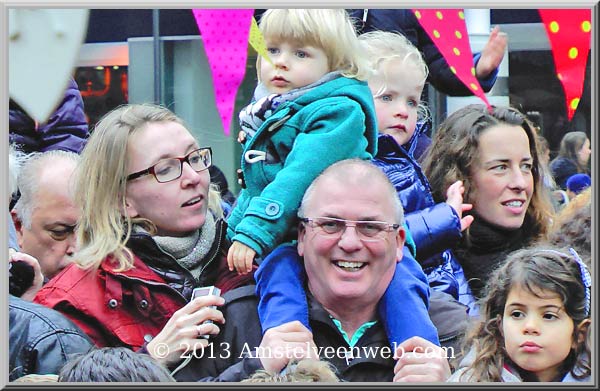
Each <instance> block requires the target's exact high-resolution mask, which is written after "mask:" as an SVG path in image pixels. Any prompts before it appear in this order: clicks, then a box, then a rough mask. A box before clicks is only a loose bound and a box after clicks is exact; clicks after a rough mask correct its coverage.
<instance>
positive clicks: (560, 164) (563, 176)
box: [550, 156, 579, 190]
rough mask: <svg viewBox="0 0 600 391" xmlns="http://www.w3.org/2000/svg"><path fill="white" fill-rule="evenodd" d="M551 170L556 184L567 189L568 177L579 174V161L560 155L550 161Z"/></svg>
mask: <svg viewBox="0 0 600 391" xmlns="http://www.w3.org/2000/svg"><path fill="white" fill-rule="evenodd" d="M550 171H551V172H552V176H553V177H554V181H555V182H556V184H557V185H558V186H559V187H560V188H561V189H563V190H567V179H569V177H570V176H571V175H574V174H577V173H578V172H579V169H578V167H577V163H575V162H574V161H573V160H572V159H569V158H568V157H564V156H560V157H557V158H556V159H554V160H552V162H550Z"/></svg>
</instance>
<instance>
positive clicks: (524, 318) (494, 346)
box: [448, 245, 591, 382]
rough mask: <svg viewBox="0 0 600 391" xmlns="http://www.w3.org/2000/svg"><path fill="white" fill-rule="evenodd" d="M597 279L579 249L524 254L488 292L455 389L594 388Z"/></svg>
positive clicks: (499, 273)
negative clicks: (500, 385)
mask: <svg viewBox="0 0 600 391" xmlns="http://www.w3.org/2000/svg"><path fill="white" fill-rule="evenodd" d="M590 290H591V276H590V273H589V271H588V268H587V266H586V264H585V263H584V262H583V261H582V260H581V258H580V257H579V255H578V254H577V252H575V250H573V249H567V250H562V249H556V248H554V247H551V246H549V245H537V246H535V247H531V248H529V249H524V250H519V251H516V252H514V253H512V254H511V255H509V257H508V258H507V260H506V263H505V264H503V266H502V267H500V268H499V269H497V270H496V271H495V272H494V274H493V275H492V278H491V279H490V281H489V282H488V285H487V294H486V296H485V297H484V299H483V304H482V306H481V308H482V311H481V320H480V321H479V323H478V324H476V327H475V328H474V329H473V330H472V332H471V333H470V335H469V336H467V339H466V340H465V348H466V349H467V352H468V353H467V355H466V356H464V357H463V358H462V361H461V363H460V364H459V369H458V370H457V371H456V372H455V373H454V374H452V376H451V377H450V378H449V379H448V381H451V382H521V381H525V382H527V381H534V382H586V381H591V377H590V376H591V369H590V368H591V367H590V364H591V363H590V358H591V355H590V346H589V332H590V323H591V321H590V309H591V292H590Z"/></svg>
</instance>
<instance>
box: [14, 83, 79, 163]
mask: <svg viewBox="0 0 600 391" xmlns="http://www.w3.org/2000/svg"><path fill="white" fill-rule="evenodd" d="M8 119H9V140H10V143H11V144H13V143H14V144H18V145H19V146H20V148H21V150H22V151H23V152H25V153H31V152H46V151H50V150H54V149H60V150H64V151H71V152H75V153H80V152H81V150H82V149H83V147H84V146H85V144H86V142H87V138H88V136H89V131H88V124H87V120H86V117H85V112H84V111H83V99H82V98H81V93H80V92H79V89H78V88H77V83H75V80H74V79H72V78H71V79H70V80H69V83H68V85H67V89H66V91H65V96H64V98H63V100H62V102H61V103H60V105H59V106H58V108H57V109H56V111H55V112H54V113H53V114H52V115H51V116H50V118H49V119H48V120H47V121H46V122H45V123H43V124H39V123H37V122H35V121H34V120H33V119H32V118H31V117H30V116H29V115H27V113H25V111H24V110H23V109H22V108H21V107H20V106H19V105H18V104H17V103H16V102H14V101H12V100H11V101H10V105H9V110H8Z"/></svg>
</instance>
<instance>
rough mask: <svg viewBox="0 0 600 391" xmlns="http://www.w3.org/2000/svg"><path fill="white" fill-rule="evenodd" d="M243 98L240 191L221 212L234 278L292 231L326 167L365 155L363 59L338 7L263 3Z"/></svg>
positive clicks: (372, 134)
mask: <svg viewBox="0 0 600 391" xmlns="http://www.w3.org/2000/svg"><path fill="white" fill-rule="evenodd" d="M259 28H260V30H261V32H262V34H263V35H264V37H265V41H266V45H267V51H268V53H269V58H270V61H268V60H266V59H263V58H261V57H260V56H259V58H258V60H257V73H258V80H259V84H258V86H257V87H256V90H255V92H254V99H253V102H252V103H251V104H250V105H248V107H246V108H245V109H244V110H242V112H241V113H240V124H241V127H242V132H240V135H239V137H238V139H239V140H240V141H241V142H243V144H244V147H243V151H242V161H241V169H240V170H239V176H240V181H241V185H242V191H241V192H240V195H239V198H238V200H237V204H236V205H235V207H234V209H233V210H232V212H231V215H230V217H229V218H228V221H227V222H228V225H229V228H228V232H227V236H228V239H229V240H231V241H232V246H231V247H230V249H229V253H228V256H227V262H228V265H229V268H230V270H233V269H234V268H235V269H236V271H237V272H238V273H240V274H246V273H248V272H250V271H251V270H252V262H253V260H254V259H255V257H264V256H265V255H266V254H267V253H269V252H270V251H272V250H273V249H274V248H275V247H276V246H277V245H279V244H281V243H283V242H288V241H291V240H292V239H294V237H295V233H296V231H295V226H296V224H297V217H296V213H297V210H298V206H299V205H300V201H301V199H302V196H303V194H304V191H305V190H306V188H307V187H308V185H310V183H311V182H312V181H313V179H315V178H316V177H317V176H318V175H319V174H320V173H321V172H322V171H323V170H324V169H325V168H326V167H328V166H330V165H331V164H333V163H335V162H337V161H339V160H344V159H348V158H361V159H371V158H372V157H373V156H374V155H375V152H376V148H377V123H376V119H375V111H374V109H373V99H372V98H371V94H370V91H369V88H368V87H367V84H366V82H365V80H366V78H367V68H366V67H365V65H366V60H365V59H364V58H363V56H362V55H361V52H360V50H359V45H358V40H357V38H356V33H355V31H354V27H353V25H352V23H351V21H350V19H349V17H348V15H347V14H346V11H345V10H343V9H270V10H267V11H266V12H265V13H264V14H263V16H262V18H261V20H260V24H259Z"/></svg>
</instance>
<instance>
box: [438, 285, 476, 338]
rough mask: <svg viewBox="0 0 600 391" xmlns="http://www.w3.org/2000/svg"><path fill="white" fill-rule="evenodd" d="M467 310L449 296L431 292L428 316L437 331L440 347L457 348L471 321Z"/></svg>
mask: <svg viewBox="0 0 600 391" xmlns="http://www.w3.org/2000/svg"><path fill="white" fill-rule="evenodd" d="M468 309H469V308H468V307H467V306H466V305H464V304H462V303H460V302H459V301H457V300H456V299H455V298H454V297H452V296H451V295H449V294H447V293H444V292H439V291H436V290H431V296H430V298H429V315H430V316H431V321H432V322H433V324H434V325H435V327H436V328H437V330H438V335H439V338H440V342H441V343H442V345H447V346H453V347H454V348H457V347H458V345H459V343H458V342H459V341H460V340H461V339H462V337H463V336H464V334H465V332H466V330H467V329H468V327H469V322H470V320H471V318H470V317H469V314H468Z"/></svg>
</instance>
